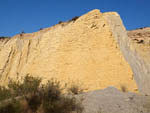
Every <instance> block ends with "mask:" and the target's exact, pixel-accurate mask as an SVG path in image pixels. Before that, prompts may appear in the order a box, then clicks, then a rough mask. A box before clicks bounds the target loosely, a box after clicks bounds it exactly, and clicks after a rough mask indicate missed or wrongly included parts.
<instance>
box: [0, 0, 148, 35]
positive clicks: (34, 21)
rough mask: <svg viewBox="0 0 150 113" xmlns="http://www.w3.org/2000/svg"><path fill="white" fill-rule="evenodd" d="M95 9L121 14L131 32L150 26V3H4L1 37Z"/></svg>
mask: <svg viewBox="0 0 150 113" xmlns="http://www.w3.org/2000/svg"><path fill="white" fill-rule="evenodd" d="M93 9H100V10H101V12H108V11H116V12H118V13H119V14H120V16H121V18H122V20H123V23H124V25H125V27H126V29H128V30H131V29H136V28H139V27H145V26H146V27H147V26H150V0H0V36H14V35H16V34H18V33H20V32H22V31H24V32H26V33H30V32H35V31H37V30H39V29H40V28H45V27H50V26H52V25H55V24H57V23H58V22H59V21H66V20H68V19H71V18H72V17H74V16H80V15H82V14H84V13H87V12H88V11H90V10H93Z"/></svg>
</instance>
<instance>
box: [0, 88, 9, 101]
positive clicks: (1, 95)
mask: <svg viewBox="0 0 150 113" xmlns="http://www.w3.org/2000/svg"><path fill="white" fill-rule="evenodd" d="M8 98H11V91H10V90H9V89H7V88H5V87H3V86H0V101H2V100H5V99H8Z"/></svg>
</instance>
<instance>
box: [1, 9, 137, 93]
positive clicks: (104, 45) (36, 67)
mask: <svg viewBox="0 0 150 113" xmlns="http://www.w3.org/2000/svg"><path fill="white" fill-rule="evenodd" d="M130 49H131V48H130V40H129V39H128V37H127V33H126V30H125V28H124V26H123V24H122V22H121V19H120V16H119V15H118V14H117V13H115V12H111V13H101V12H100V11H99V10H93V11H91V12H89V13H87V14H85V15H83V16H81V17H80V18H78V19H77V20H73V21H69V22H63V23H60V24H57V25H55V26H53V27H50V28H46V29H43V30H40V31H38V32H35V33H31V34H20V35H16V36H14V37H12V38H11V39H6V40H3V41H0V83H1V84H7V81H8V79H9V78H11V79H18V78H21V77H23V76H25V75H27V74H30V75H33V76H39V77H42V78H43V79H44V82H45V81H47V80H48V79H50V78H56V79H58V80H60V81H62V82H64V83H66V82H67V83H68V84H69V83H71V82H74V83H76V84H81V85H82V86H83V87H84V88H88V90H95V89H103V88H106V87H108V86H114V87H117V88H119V89H120V88H121V87H125V88H126V89H127V90H128V91H137V86H136V83H135V81H134V79H133V72H134V68H133V64H132V63H134V62H133V61H132V60H133V57H134V56H133V54H130V53H131V52H130ZM120 50H121V51H122V52H121V51H120ZM122 53H123V54H122ZM124 56H125V58H124ZM130 57H131V58H130ZM126 60H127V61H129V63H130V65H131V67H132V69H133V72H132V70H131V67H130V66H129V64H128V62H127V61H126ZM131 61H132V62H131ZM134 61H135V60H134ZM134 64H135V63H134ZM134 73H135V72H134Z"/></svg>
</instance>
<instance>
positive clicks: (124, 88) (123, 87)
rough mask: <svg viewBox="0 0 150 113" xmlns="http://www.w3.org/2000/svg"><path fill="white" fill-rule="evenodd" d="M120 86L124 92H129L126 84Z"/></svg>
mask: <svg viewBox="0 0 150 113" xmlns="http://www.w3.org/2000/svg"><path fill="white" fill-rule="evenodd" d="M120 88H121V91H122V92H127V91H128V90H127V88H126V87H125V86H124V85H121V86H120Z"/></svg>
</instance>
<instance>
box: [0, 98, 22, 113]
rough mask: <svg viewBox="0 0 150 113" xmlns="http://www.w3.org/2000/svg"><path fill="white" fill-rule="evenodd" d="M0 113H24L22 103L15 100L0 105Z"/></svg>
mask: <svg viewBox="0 0 150 113" xmlns="http://www.w3.org/2000/svg"><path fill="white" fill-rule="evenodd" d="M0 113H22V108H21V105H20V103H19V102H18V101H16V100H15V99H13V100H12V101H10V102H7V103H4V104H1V105H0Z"/></svg>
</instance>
